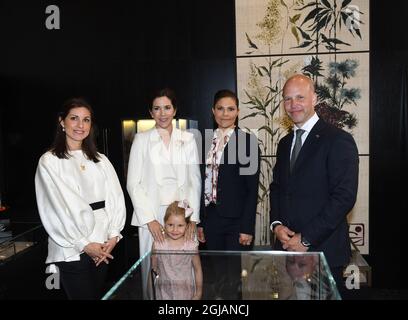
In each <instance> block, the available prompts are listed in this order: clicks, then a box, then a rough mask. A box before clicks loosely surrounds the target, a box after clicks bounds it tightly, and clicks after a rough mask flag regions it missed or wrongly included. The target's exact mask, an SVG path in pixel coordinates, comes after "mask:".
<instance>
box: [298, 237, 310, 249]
mask: <svg viewBox="0 0 408 320" xmlns="http://www.w3.org/2000/svg"><path fill="white" fill-rule="evenodd" d="M300 243H301V244H302V246H304V247H306V248H309V247H310V246H311V243H310V242H309V241H307V239H306V238H305V237H303V236H302V238H301V239H300Z"/></svg>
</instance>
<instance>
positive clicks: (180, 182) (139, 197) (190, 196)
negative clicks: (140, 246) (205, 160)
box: [127, 127, 201, 227]
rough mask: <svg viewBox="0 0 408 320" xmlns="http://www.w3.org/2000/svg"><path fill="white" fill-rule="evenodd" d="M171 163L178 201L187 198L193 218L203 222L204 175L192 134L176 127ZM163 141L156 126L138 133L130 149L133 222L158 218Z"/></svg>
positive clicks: (192, 219)
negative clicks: (202, 174)
mask: <svg viewBox="0 0 408 320" xmlns="http://www.w3.org/2000/svg"><path fill="white" fill-rule="evenodd" d="M170 143H171V163H172V165H173V167H174V169H175V170H174V171H175V172H176V176H177V188H178V190H177V194H178V198H179V199H177V200H184V199H187V200H188V201H189V203H190V207H191V208H192V209H193V214H192V215H191V221H195V222H197V223H198V222H200V220H199V217H200V212H199V210H200V198H201V174H200V168H199V157H198V151H197V145H196V142H195V140H194V136H193V134H191V133H189V132H186V131H182V130H179V129H177V128H174V127H173V131H172V137H171V140H170ZM161 146H162V141H161V138H160V135H159V133H158V131H157V130H156V128H153V129H150V130H148V131H145V132H141V133H138V134H136V136H135V138H134V140H133V144H132V148H131V150H130V157H129V166H128V174H127V190H128V192H129V195H130V199H131V200H132V204H133V209H134V211H133V217H132V221H131V224H132V225H134V226H145V227H147V226H146V224H147V223H149V222H151V221H153V220H158V213H159V207H160V192H159V187H160V185H162V184H163V182H162V181H163V179H162V178H163V173H164V172H163V167H164V168H165V167H166V166H163V163H164V162H163V158H162V157H163V156H162V155H161V154H160V150H161Z"/></svg>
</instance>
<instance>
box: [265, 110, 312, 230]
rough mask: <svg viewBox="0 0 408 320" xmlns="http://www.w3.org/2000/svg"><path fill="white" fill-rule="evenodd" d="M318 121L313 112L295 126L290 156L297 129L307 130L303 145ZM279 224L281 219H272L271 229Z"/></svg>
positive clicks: (304, 134) (303, 137) (303, 136)
mask: <svg viewBox="0 0 408 320" xmlns="http://www.w3.org/2000/svg"><path fill="white" fill-rule="evenodd" d="M317 121H319V116H318V115H317V113H316V112H315V113H314V114H313V116H311V117H310V119H309V120H307V121H306V122H305V123H304V124H303V126H302V127H301V128H298V127H297V126H296V125H295V126H293V139H292V145H291V147H290V157H292V151H293V148H294V146H295V141H296V131H297V130H299V129H302V130H305V132H304V133H303V134H302V137H301V138H302V146H303V144H304V143H305V141H306V138H307V136H308V135H309V133H310V131H312V129H313V127H314V125H315V124H316V123H317ZM278 224H282V222H281V221H279V220H275V221H272V223H271V225H270V229H271V230H272V231H273V228H274V226H276V225H278Z"/></svg>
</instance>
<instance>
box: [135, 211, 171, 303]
mask: <svg viewBox="0 0 408 320" xmlns="http://www.w3.org/2000/svg"><path fill="white" fill-rule="evenodd" d="M167 207H168V206H167V205H165V206H160V208H159V216H158V217H157V221H159V223H160V224H161V225H162V226H163V227H164V215H165V214H166V209H167ZM152 246H153V237H152V234H151V233H150V231H149V229H148V227H147V225H144V226H142V227H139V253H140V257H143V256H144V255H145V254H146V253H147V252H150V251H151V250H152ZM141 271H142V286H143V299H145V300H151V299H153V291H152V289H153V288H152V284H151V273H150V256H147V257H146V258H145V259H144V260H143V262H142V263H141Z"/></svg>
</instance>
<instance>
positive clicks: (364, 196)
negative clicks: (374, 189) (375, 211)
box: [348, 156, 369, 254]
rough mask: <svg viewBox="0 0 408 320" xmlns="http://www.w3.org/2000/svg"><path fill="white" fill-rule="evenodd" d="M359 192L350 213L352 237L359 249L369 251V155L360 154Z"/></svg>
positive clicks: (365, 252)
mask: <svg viewBox="0 0 408 320" xmlns="http://www.w3.org/2000/svg"><path fill="white" fill-rule="evenodd" d="M359 169H360V171H359V180H358V193H357V201H356V204H355V206H354V208H353V210H352V211H351V213H350V214H349V215H348V221H349V224H350V229H349V231H350V238H351V240H352V241H353V242H354V244H355V245H356V246H357V247H358V249H359V250H360V251H361V252H362V253H364V254H367V253H368V248H369V245H368V244H369V242H368V212H369V207H368V204H369V197H368V191H369V185H368V182H369V178H368V173H369V156H360V166H359Z"/></svg>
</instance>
